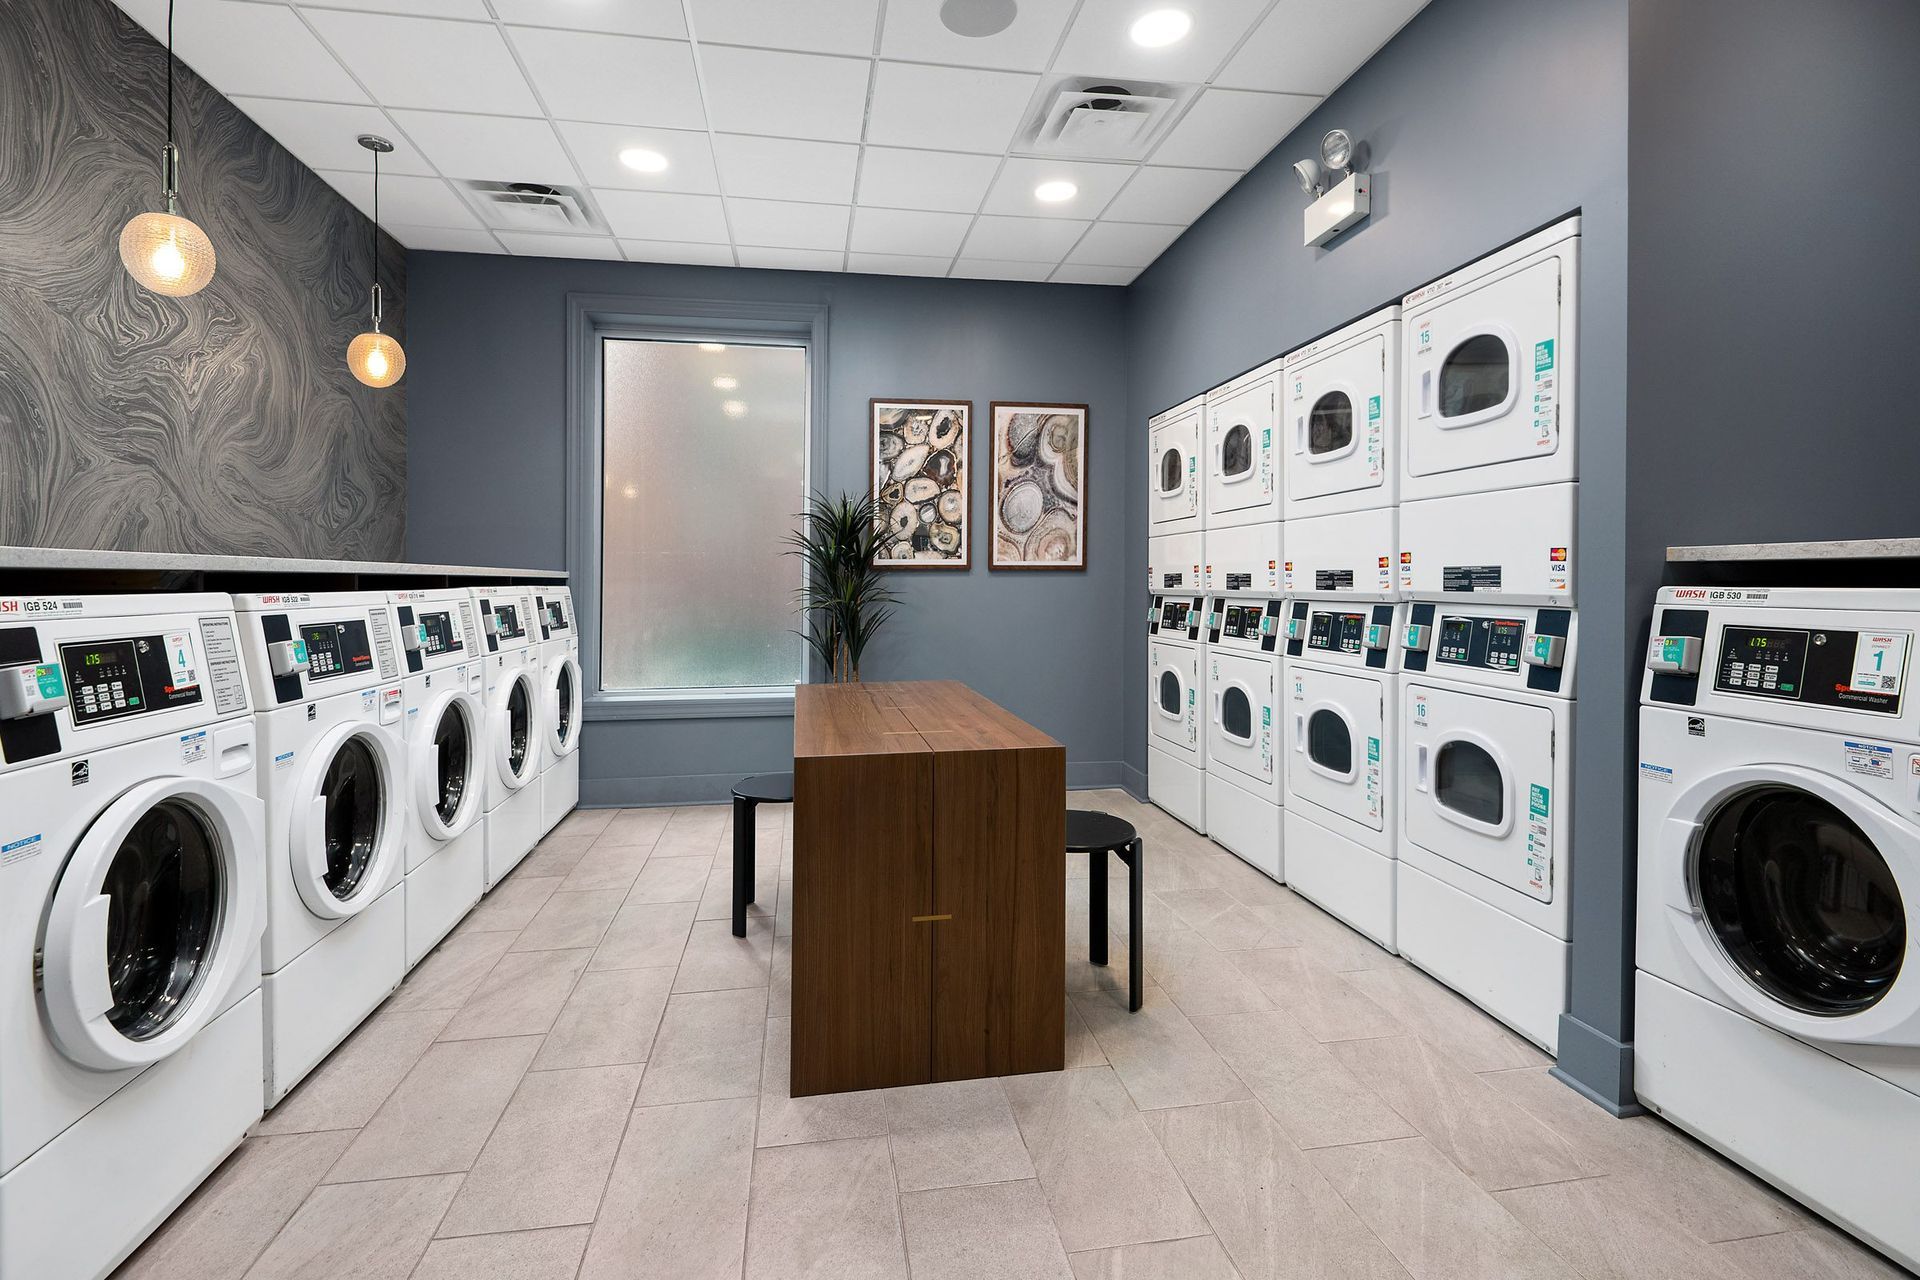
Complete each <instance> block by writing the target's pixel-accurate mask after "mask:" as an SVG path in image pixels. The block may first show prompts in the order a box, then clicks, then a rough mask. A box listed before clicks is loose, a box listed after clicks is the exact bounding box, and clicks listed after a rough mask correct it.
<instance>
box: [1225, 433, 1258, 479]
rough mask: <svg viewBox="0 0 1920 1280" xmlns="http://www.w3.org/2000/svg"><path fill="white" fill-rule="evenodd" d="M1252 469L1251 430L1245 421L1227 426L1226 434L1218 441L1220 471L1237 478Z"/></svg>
mask: <svg viewBox="0 0 1920 1280" xmlns="http://www.w3.org/2000/svg"><path fill="white" fill-rule="evenodd" d="M1252 470H1253V432H1252V431H1251V430H1250V429H1248V427H1247V426H1246V424H1245V423H1240V422H1236V423H1234V424H1233V425H1232V426H1231V427H1228V428H1227V434H1226V435H1225V436H1224V437H1222V438H1221V441H1220V471H1221V474H1222V475H1225V476H1227V477H1228V478H1230V479H1237V478H1238V477H1240V476H1244V475H1246V474H1247V473H1248V472H1250V471H1252Z"/></svg>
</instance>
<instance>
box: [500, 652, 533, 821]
mask: <svg viewBox="0 0 1920 1280" xmlns="http://www.w3.org/2000/svg"><path fill="white" fill-rule="evenodd" d="M533 676H534V670H533V668H531V667H520V668H517V669H516V670H514V671H511V672H509V673H507V675H506V678H505V679H504V680H502V681H501V683H500V687H499V688H498V689H495V690H494V691H493V694H492V700H493V701H492V706H491V707H490V708H489V709H488V711H489V714H488V717H487V719H488V721H489V722H490V731H491V736H492V738H493V764H494V772H495V773H497V774H498V775H499V777H500V781H501V783H502V784H503V785H504V786H505V787H506V788H507V789H508V790H509V791H518V790H519V789H520V788H522V787H524V786H526V785H527V784H528V783H529V782H532V781H533V779H534V777H535V776H536V771H537V764H538V760H539V754H540V753H539V752H538V751H536V750H535V749H534V748H535V747H536V746H537V745H538V739H537V738H535V737H534V731H535V727H536V724H535V722H536V721H537V720H538V718H539V717H538V715H537V714H536V701H535V700H536V697H537V695H536V694H535V692H534V687H533Z"/></svg>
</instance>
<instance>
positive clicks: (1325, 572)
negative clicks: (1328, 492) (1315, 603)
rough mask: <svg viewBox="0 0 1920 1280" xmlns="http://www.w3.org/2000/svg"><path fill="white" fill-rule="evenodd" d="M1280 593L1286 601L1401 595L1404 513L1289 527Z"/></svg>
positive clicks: (1355, 515)
mask: <svg viewBox="0 0 1920 1280" xmlns="http://www.w3.org/2000/svg"><path fill="white" fill-rule="evenodd" d="M1285 536H1286V553H1287V556H1286V560H1285V562H1284V563H1285V566H1286V567H1285V571H1284V572H1283V573H1282V575H1281V586H1282V589H1283V590H1284V591H1285V592H1286V593H1287V594H1288V595H1351V596H1353V597H1354V598H1356V599H1360V600H1394V599H1398V598H1399V595H1400V565H1399V560H1400V513H1399V510H1398V508H1395V507H1371V508H1368V509H1367V510H1365V511H1348V512H1342V513H1340V514H1338V515H1321V516H1309V517H1307V518H1306V519H1302V520H1289V521H1287V523H1286V535H1285Z"/></svg>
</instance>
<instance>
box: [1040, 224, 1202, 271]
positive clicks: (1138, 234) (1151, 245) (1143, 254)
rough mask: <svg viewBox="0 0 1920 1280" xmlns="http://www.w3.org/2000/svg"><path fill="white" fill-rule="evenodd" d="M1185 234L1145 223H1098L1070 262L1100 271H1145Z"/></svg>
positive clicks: (1170, 228)
mask: <svg viewBox="0 0 1920 1280" xmlns="http://www.w3.org/2000/svg"><path fill="white" fill-rule="evenodd" d="M1185 230H1186V228H1185V227H1160V226H1152V225H1149V224H1147V223H1142V222H1102V223H1098V224H1096V225H1095V226H1094V228H1093V229H1092V230H1091V231H1089V232H1087V234H1086V236H1085V238H1084V239H1082V240H1081V241H1080V243H1079V244H1077V245H1075V246H1074V247H1073V252H1072V253H1070V254H1068V255H1067V261H1069V262H1077V263H1081V264H1084V265H1086V266H1097V267H1144V266H1146V265H1147V264H1148V263H1150V262H1152V261H1153V260H1154V259H1155V258H1157V257H1159V256H1160V255H1161V254H1162V253H1163V252H1165V251H1166V248H1167V246H1168V245H1170V244H1172V243H1173V242H1174V241H1175V240H1178V239H1179V238H1180V233H1181V232H1182V231H1185Z"/></svg>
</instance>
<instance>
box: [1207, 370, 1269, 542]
mask: <svg viewBox="0 0 1920 1280" xmlns="http://www.w3.org/2000/svg"><path fill="white" fill-rule="evenodd" d="M1278 396H1279V390H1278V387H1277V386H1276V379H1275V378H1261V379H1259V380H1258V381H1255V382H1252V383H1250V384H1248V385H1247V386H1245V387H1242V388H1241V389H1240V390H1238V391H1236V392H1234V393H1233V394H1232V395H1230V396H1226V397H1224V398H1223V399H1221V400H1218V401H1215V402H1214V403H1212V404H1209V405H1208V406H1207V500H1206V509H1207V514H1208V515H1227V514H1229V513H1234V512H1247V511H1252V512H1259V511H1263V510H1265V509H1266V508H1268V507H1274V508H1275V510H1274V512H1273V514H1274V515H1275V516H1276V517H1277V516H1278V515H1279V510H1278V508H1277V506H1276V503H1275V499H1276V498H1277V496H1278V493H1277V490H1276V488H1275V485H1276V482H1277V481H1278V480H1279V475H1278V471H1279V468H1278V467H1276V466H1275V465H1274V462H1275V457H1274V454H1275V440H1274V427H1275V426H1276V425H1277V423H1278V421H1279V415H1278V408H1277V400H1278Z"/></svg>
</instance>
